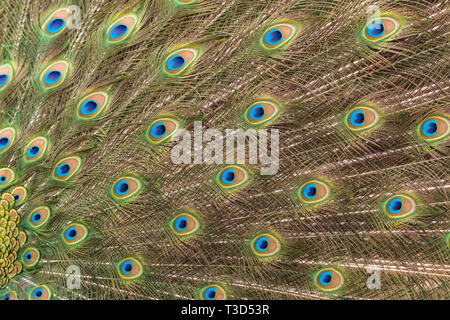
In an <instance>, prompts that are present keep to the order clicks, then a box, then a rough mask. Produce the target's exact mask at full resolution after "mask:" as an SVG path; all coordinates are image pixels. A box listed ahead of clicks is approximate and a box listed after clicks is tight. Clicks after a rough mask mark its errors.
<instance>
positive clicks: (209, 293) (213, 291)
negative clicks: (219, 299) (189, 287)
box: [205, 288, 217, 300]
mask: <svg viewBox="0 0 450 320" xmlns="http://www.w3.org/2000/svg"><path fill="white" fill-rule="evenodd" d="M216 295H217V290H216V289H215V288H211V289H208V290H207V291H206V294H205V296H206V298H207V299H208V300H212V299H214V298H215V297H216Z"/></svg>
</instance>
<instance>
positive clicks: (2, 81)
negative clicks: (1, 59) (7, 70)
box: [0, 74, 8, 88]
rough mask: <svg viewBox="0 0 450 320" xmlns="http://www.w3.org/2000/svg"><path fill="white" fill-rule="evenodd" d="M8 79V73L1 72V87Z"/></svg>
mask: <svg viewBox="0 0 450 320" xmlns="http://www.w3.org/2000/svg"><path fill="white" fill-rule="evenodd" d="M6 81H8V75H7V74H0V88H1V87H2V86H3V85H4V84H5V83H6Z"/></svg>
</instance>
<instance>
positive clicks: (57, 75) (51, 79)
mask: <svg viewBox="0 0 450 320" xmlns="http://www.w3.org/2000/svg"><path fill="white" fill-rule="evenodd" d="M61 77H62V74H61V72H59V71H50V72H47V74H46V75H45V83H47V84H55V83H56V82H58V81H59V79H61Z"/></svg>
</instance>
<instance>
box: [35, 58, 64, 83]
mask: <svg viewBox="0 0 450 320" xmlns="http://www.w3.org/2000/svg"><path fill="white" fill-rule="evenodd" d="M68 73H69V63H67V62H66V61H63V60H60V61H56V62H54V63H51V64H50V65H49V66H47V67H46V68H45V70H44V71H43V72H42V73H41V77H40V82H41V85H42V86H43V87H44V88H45V89H52V88H56V87H58V86H59V85H61V84H62V83H63V82H64V80H65V79H66V77H67V74H68Z"/></svg>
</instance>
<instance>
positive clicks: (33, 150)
mask: <svg viewBox="0 0 450 320" xmlns="http://www.w3.org/2000/svg"><path fill="white" fill-rule="evenodd" d="M39 150H40V149H39V147H37V146H33V147H31V148H30V149H29V151H28V153H29V154H30V155H32V156H35V155H37V154H38V153H39Z"/></svg>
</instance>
